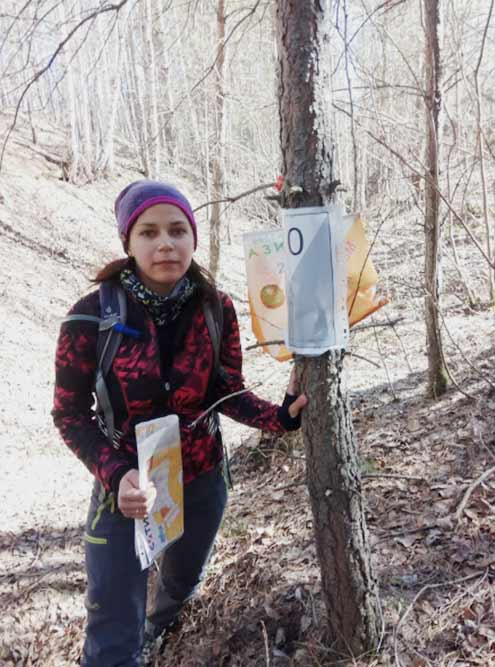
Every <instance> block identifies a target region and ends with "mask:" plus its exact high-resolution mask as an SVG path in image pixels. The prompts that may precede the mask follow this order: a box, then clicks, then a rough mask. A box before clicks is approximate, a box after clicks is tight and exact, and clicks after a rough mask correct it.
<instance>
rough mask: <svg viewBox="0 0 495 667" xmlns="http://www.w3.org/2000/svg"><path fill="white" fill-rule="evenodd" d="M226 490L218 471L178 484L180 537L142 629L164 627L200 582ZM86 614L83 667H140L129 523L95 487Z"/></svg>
mask: <svg viewBox="0 0 495 667" xmlns="http://www.w3.org/2000/svg"><path fill="white" fill-rule="evenodd" d="M226 502H227V489H226V485H225V481H224V478H223V473H222V468H221V466H219V467H218V468H216V469H215V470H214V471H212V472H209V473H206V474H204V475H202V476H201V477H198V478H197V479H195V480H194V481H192V482H190V483H189V484H186V485H185V486H184V535H183V536H182V537H181V538H180V539H179V540H178V541H177V542H175V543H174V544H172V545H171V546H170V547H169V548H168V549H167V550H166V551H165V552H164V553H163V556H162V558H161V562H160V563H159V566H160V576H159V582H158V586H157V594H156V599H155V600H154V601H153V604H152V611H151V613H150V615H149V618H148V622H149V623H150V626H149V627H152V628H153V629H155V630H156V631H158V630H160V629H162V628H165V627H166V626H167V625H168V624H169V623H171V622H172V621H173V620H174V619H175V618H176V616H177V614H178V612H179V611H180V609H181V607H182V605H183V604H184V602H186V601H187V600H189V599H190V598H191V597H192V595H193V594H194V592H195V590H196V588H197V586H198V584H199V583H200V581H201V579H202V576H203V573H204V569H205V566H206V563H207V562H208V558H209V555H210V553H211V550H212V547H213V543H214V541H215V536H216V534H217V531H218V528H219V526H220V522H221V519H222V515H223V511H224V509H225V505H226ZM85 538H86V572H87V577H88V590H87V596H86V608H87V613H88V618H87V626H86V639H85V642H84V648H83V655H82V659H81V665H82V666H83V667H139V666H140V665H141V664H142V663H141V651H142V645H143V636H144V625H145V618H146V588H147V571H144V572H141V569H140V565H139V561H138V559H137V557H136V556H135V551H134V521H133V520H132V519H126V518H125V517H124V516H123V515H122V514H121V513H120V512H119V511H118V509H117V506H116V499H115V497H114V494H105V492H104V490H102V487H101V485H100V484H99V483H95V485H94V488H93V494H92V497H91V502H90V508H89V514H88V520H87V524H86V535H85Z"/></svg>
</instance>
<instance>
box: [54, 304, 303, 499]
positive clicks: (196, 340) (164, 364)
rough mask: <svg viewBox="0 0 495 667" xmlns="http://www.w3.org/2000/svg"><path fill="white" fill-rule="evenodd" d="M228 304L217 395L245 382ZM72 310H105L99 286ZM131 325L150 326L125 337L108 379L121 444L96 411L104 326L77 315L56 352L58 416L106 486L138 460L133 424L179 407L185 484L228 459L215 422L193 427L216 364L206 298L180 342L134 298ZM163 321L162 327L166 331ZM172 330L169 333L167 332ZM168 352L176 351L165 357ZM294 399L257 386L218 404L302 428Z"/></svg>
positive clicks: (250, 419) (256, 420)
mask: <svg viewBox="0 0 495 667" xmlns="http://www.w3.org/2000/svg"><path fill="white" fill-rule="evenodd" d="M219 295H220V298H221V303H222V305H223V320H224V324H223V336H222V343H221V349H220V363H221V367H222V369H223V370H222V373H221V374H219V376H218V378H217V380H216V382H215V385H214V387H213V391H212V392H211V395H210V396H209V399H210V402H211V403H212V402H214V401H216V400H217V399H219V398H222V397H224V396H226V395H228V394H231V393H233V392H236V391H239V390H241V389H244V383H243V378H242V352H241V346H240V340H239V328H238V324H237V317H236V313H235V310H234V305H233V303H232V301H231V299H230V298H229V297H228V296H226V295H225V294H222V293H219ZM70 314H85V315H96V316H99V314H100V305H99V295H98V291H95V292H92V293H91V294H89V295H88V296H86V297H84V298H82V299H81V300H80V301H78V302H77V303H76V304H75V306H74V307H73V308H72V309H71V311H70ZM127 324H128V325H129V326H130V327H133V328H135V329H139V330H140V331H142V332H143V334H144V335H143V337H142V338H141V339H139V340H136V339H135V338H130V337H129V338H127V337H124V339H123V341H122V343H121V345H120V348H119V350H118V352H117V355H116V357H115V359H114V362H113V367H112V369H111V370H110V372H109V374H108V377H107V385H108V387H109V392H110V396H111V400H112V407H113V410H114V415H115V428H116V429H117V430H119V431H120V432H121V433H122V436H121V438H120V447H119V448H118V449H116V448H115V447H113V446H112V445H111V444H110V442H109V441H108V440H107V439H106V438H105V436H104V434H103V433H102V432H101V430H100V428H99V426H98V424H97V421H96V418H95V414H94V411H93V402H94V401H93V393H92V392H93V385H94V375H95V370H96V342H97V336H98V325H97V324H94V323H92V322H84V321H79V320H78V321H71V322H67V323H64V324H62V327H61V330H60V336H59V340H58V345H57V352H56V381H55V398H54V408H53V411H52V415H53V418H54V422H55V425H56V426H57V428H58V429H59V431H60V434H61V436H62V438H63V440H64V442H65V443H66V444H67V445H68V447H70V449H71V450H72V451H73V452H74V453H75V454H76V456H78V457H79V458H80V459H81V461H82V462H83V463H84V464H85V465H86V466H87V468H88V469H89V470H90V472H91V473H92V474H93V475H94V476H95V477H96V478H97V479H98V480H99V481H100V482H101V483H102V484H103V485H104V487H105V488H106V489H107V490H110V489H112V490H117V489H118V483H119V482H120V479H121V478H122V476H123V475H124V474H125V473H126V472H127V471H128V470H130V469H131V468H136V467H137V454H136V440H135V433H134V427H135V425H136V424H137V423H138V422H141V421H146V420H148V419H155V418H157V417H163V416H165V415H167V414H172V413H173V414H177V415H178V416H179V419H180V427H181V441H182V460H183V474H184V483H187V482H190V481H191V480H193V479H195V478H196V477H198V476H199V475H201V474H202V473H205V472H208V471H209V470H212V469H213V468H214V467H215V466H216V465H217V464H218V463H219V462H220V460H221V458H222V447H221V443H220V440H219V438H218V437H217V436H216V435H215V434H210V433H209V432H208V423H207V422H206V423H205V422H200V423H199V424H198V425H197V426H196V427H195V428H194V430H191V429H189V428H188V425H189V424H190V423H192V422H193V421H194V420H195V419H196V418H197V417H198V416H199V415H200V414H201V412H203V410H204V409H205V408H206V407H208V406H207V405H205V400H206V393H207V389H208V379H209V376H210V373H211V372H212V368H213V345H212V342H211V339H210V337H209V334H208V328H207V325H206V322H205V318H204V315H203V310H202V308H201V306H200V304H199V303H198V304H197V307H196V308H195V309H194V312H193V313H192V314H191V320H190V324H189V326H188V327H187V329H186V331H185V333H184V335H183V340H182V341H181V344H180V346H179V347H178V348H176V349H172V346H171V345H167V344H166V343H164V342H163V341H164V336H163V332H162V331H160V334H159V330H158V329H157V327H156V326H155V324H154V323H153V321H152V320H151V318H150V317H149V316H148V315H147V313H146V311H145V309H144V308H143V306H141V305H140V304H138V303H137V302H136V301H135V300H134V299H133V298H131V297H128V314H127ZM161 329H162V327H161V328H160V330H161ZM165 333H166V332H165ZM163 356H169V357H170V358H168V359H163V358H162V357H163ZM290 402H291V400H290V399H288V400H287V399H286V401H284V406H283V407H279V406H276V405H274V404H272V403H270V402H268V401H265V400H262V399H260V398H258V397H257V396H255V395H254V394H253V393H251V392H247V393H244V394H241V395H240V396H236V397H232V398H230V399H228V400H226V401H225V402H223V403H221V404H220V406H219V410H220V411H221V412H222V413H223V414H225V415H227V416H229V417H232V418H233V419H235V420H237V421H239V422H241V423H243V424H247V425H248V426H252V427H255V428H260V429H263V430H267V431H272V432H279V431H284V430H292V429H293V428H297V427H298V425H299V420H297V419H292V418H290V417H289V415H288V410H287V406H288V404H289V403H290Z"/></svg>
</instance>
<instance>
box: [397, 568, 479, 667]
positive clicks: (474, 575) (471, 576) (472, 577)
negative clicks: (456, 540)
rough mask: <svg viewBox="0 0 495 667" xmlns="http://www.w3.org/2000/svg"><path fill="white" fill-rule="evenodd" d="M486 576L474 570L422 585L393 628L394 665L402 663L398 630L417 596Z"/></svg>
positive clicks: (399, 666) (398, 665) (417, 598)
mask: <svg viewBox="0 0 495 667" xmlns="http://www.w3.org/2000/svg"><path fill="white" fill-rule="evenodd" d="M482 576H486V571H484V572H475V573H474V574H470V575H468V576H467V577H462V578H461V579H452V580H451V581H444V582H441V583H439V584H427V585H426V586H423V588H422V589H421V590H420V591H419V592H418V593H416V595H415V596H414V598H413V601H412V602H411V604H410V605H409V607H408V608H407V609H406V611H405V612H404V614H403V615H402V618H401V619H400V620H399V622H398V623H397V625H396V626H395V628H394V655H395V666H396V667H402V663H401V661H400V658H399V630H400V628H401V626H402V625H403V624H404V621H405V620H406V618H407V617H408V616H409V614H410V613H411V611H412V609H413V608H414V605H415V604H416V602H417V601H418V600H419V598H420V597H421V596H422V595H423V593H425V592H426V591H427V590H429V589H432V588H441V587H442V586H455V585H456V584H462V583H464V582H465V581H470V580H471V579H476V577H482Z"/></svg>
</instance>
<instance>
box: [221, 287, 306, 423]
mask: <svg viewBox="0 0 495 667" xmlns="http://www.w3.org/2000/svg"><path fill="white" fill-rule="evenodd" d="M221 298H222V302H223V318H224V319H223V336H222V344H221V348H220V372H219V375H218V379H217V381H216V383H215V392H214V393H215V396H214V400H218V399H219V398H223V397H224V396H228V395H229V394H232V393H235V392H238V391H243V390H244V389H245V385H244V378H243V377H242V350H241V341H240V335H239V325H238V322H237V315H236V312H235V308H234V304H233V303H232V300H231V299H230V297H228V296H226V295H221ZM295 398H296V397H291V396H289V395H286V397H285V399H284V403H283V405H281V406H278V405H275V404H273V403H270V401H265V400H264V399H262V398H259V397H258V396H256V394H254V393H253V392H252V391H246V392H244V393H242V394H239V395H238V396H233V397H232V398H229V399H227V400H226V401H224V402H223V403H221V404H220V405H219V406H218V410H219V412H221V413H222V414H224V415H226V416H227V417H231V418H232V419H235V420H236V421H238V422H241V423H242V424H246V425H247V426H252V427H254V428H259V429H262V430H263V431H271V432H274V433H277V432H283V431H292V430H295V429H297V428H299V426H300V423H301V422H300V418H299V417H297V418H295V419H293V418H292V417H290V415H289V412H288V406H289V405H290V403H291V402H292V401H293V400H295Z"/></svg>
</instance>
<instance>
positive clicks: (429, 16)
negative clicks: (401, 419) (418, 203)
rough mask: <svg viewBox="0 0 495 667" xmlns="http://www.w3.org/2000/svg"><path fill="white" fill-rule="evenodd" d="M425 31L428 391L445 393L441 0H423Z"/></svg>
mask: <svg viewBox="0 0 495 667" xmlns="http://www.w3.org/2000/svg"><path fill="white" fill-rule="evenodd" d="M423 9H424V24H425V33H426V52H425V74H426V81H425V83H426V91H425V103H426V132H427V137H426V155H425V165H426V170H427V171H426V179H425V321H426V345H427V350H428V393H429V395H430V396H432V397H433V398H436V397H437V396H440V395H441V394H443V393H445V391H446V389H447V373H446V369H445V365H444V361H443V349H442V337H441V332H440V313H439V309H440V281H441V234H442V230H441V222H440V195H439V188H440V184H439V170H440V146H441V136H440V135H441V132H442V122H441V117H440V116H441V110H442V72H441V63H440V49H441V0H424V3H423Z"/></svg>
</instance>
